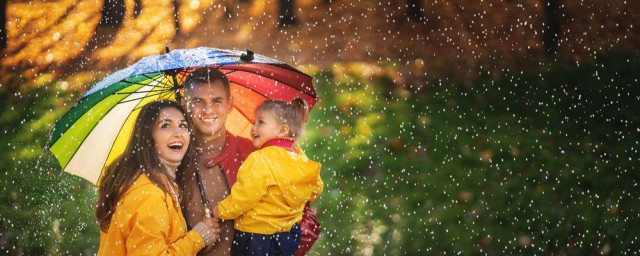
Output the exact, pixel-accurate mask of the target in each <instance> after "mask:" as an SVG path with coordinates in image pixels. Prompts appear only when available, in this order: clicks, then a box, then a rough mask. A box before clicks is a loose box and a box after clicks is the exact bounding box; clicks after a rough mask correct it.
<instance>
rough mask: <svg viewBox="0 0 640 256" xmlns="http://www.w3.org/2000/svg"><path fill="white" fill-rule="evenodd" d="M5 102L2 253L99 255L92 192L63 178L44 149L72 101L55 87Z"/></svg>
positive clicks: (0, 185) (0, 184)
mask: <svg viewBox="0 0 640 256" xmlns="http://www.w3.org/2000/svg"><path fill="white" fill-rule="evenodd" d="M25 95H26V96H23V95H22V94H20V93H17V94H15V95H12V96H13V97H7V95H6V94H5V95H3V97H6V98H5V99H6V100H5V101H3V104H6V106H3V108H2V109H5V110H6V111H4V112H3V113H1V116H0V120H1V121H0V125H1V128H2V133H3V136H2V138H1V139H0V140H1V141H0V152H3V154H2V155H1V158H0V166H2V169H1V172H2V173H3V174H4V175H3V178H2V179H0V188H1V190H2V193H0V204H1V205H2V207H0V209H1V210H0V234H1V235H2V239H1V241H2V242H1V244H0V252H2V253H1V254H8V255H23V254H25V255H34V254H35V255H38V254H40V255H43V254H51V255H69V254H73V255H78V254H83V253H86V252H91V251H95V250H97V243H98V240H99V232H98V229H97V226H96V225H95V224H94V222H95V221H94V218H93V212H92V208H93V207H91V206H92V205H93V204H94V200H95V199H94V198H95V189H93V188H92V186H90V185H89V184H87V182H86V181H81V180H80V179H79V178H76V177H72V176H71V175H68V174H64V175H63V174H62V173H61V172H60V170H59V167H58V166H57V163H56V162H55V160H54V159H53V157H51V156H50V154H48V152H47V151H46V148H45V144H46V142H47V140H48V138H49V133H50V130H51V129H52V127H53V124H54V122H55V120H56V119H58V118H59V117H60V116H61V115H62V114H64V112H65V111H66V110H67V109H68V108H69V107H70V106H71V104H69V105H67V106H65V105H64V104H65V101H67V100H69V98H74V97H75V96H74V95H71V94H69V93H67V92H64V91H58V90H57V89H56V87H55V86H54V84H51V85H48V86H45V87H41V88H39V89H35V90H34V91H32V92H28V93H25Z"/></svg>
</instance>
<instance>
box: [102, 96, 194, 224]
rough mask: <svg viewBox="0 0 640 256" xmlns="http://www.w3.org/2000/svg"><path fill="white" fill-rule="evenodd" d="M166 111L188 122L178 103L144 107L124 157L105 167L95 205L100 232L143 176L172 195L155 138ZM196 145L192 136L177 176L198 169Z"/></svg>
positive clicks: (170, 102)
mask: <svg viewBox="0 0 640 256" xmlns="http://www.w3.org/2000/svg"><path fill="white" fill-rule="evenodd" d="M165 108H175V109H177V110H179V111H180V112H181V113H182V115H183V116H184V117H185V119H187V120H189V118H188V115H187V112H186V111H185V110H184V108H183V107H182V106H181V105H180V104H178V103H177V102H175V101H169V100H163V101H154V102H151V103H149V104H147V105H145V106H144V107H142V109H141V110H140V114H139V115H138V119H137V120H136V124H135V125H134V128H133V134H132V136H131V138H130V139H129V143H128V144H127V147H126V149H125V151H124V153H123V154H122V155H121V156H120V157H118V158H117V159H116V160H115V161H114V162H113V163H112V164H111V165H109V166H107V167H106V171H105V175H104V177H102V179H101V183H100V186H99V188H98V200H97V205H96V218H97V220H98V224H99V225H100V230H102V231H104V232H106V231H107V230H108V229H109V224H110V223H111V218H112V217H113V214H114V212H115V210H116V205H117V203H118V201H119V200H120V199H121V197H122V195H124V193H125V192H127V190H128V189H129V188H130V187H131V185H132V184H133V182H134V181H136V179H137V178H138V176H140V174H141V173H143V172H144V174H146V175H147V177H149V179H150V180H151V182H153V183H154V184H155V185H156V186H158V187H159V188H160V189H162V190H163V191H164V192H166V193H169V194H170V193H171V192H170V191H171V189H170V188H169V186H171V185H169V183H168V182H167V181H168V177H167V176H166V173H165V171H164V170H163V169H162V167H161V162H160V158H159V156H158V153H157V152H156V150H155V143H154V141H153V135H152V132H153V128H154V127H155V126H156V125H157V123H158V118H159V116H160V112H161V111H162V110H163V109H165ZM189 126H191V125H189ZM193 141H194V139H193V136H191V140H190V141H189V147H187V152H186V154H185V156H184V157H183V158H182V162H181V164H180V166H179V167H178V170H177V173H178V174H180V173H185V172H187V173H189V172H190V171H189V170H191V169H192V168H194V167H195V163H196V160H195V157H196V154H195V149H194V147H193V146H192V145H193ZM175 189H177V188H175Z"/></svg>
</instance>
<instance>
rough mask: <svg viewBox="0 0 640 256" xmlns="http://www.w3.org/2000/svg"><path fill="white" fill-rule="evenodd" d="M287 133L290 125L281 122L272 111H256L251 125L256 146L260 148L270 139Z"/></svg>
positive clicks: (252, 137)
mask: <svg viewBox="0 0 640 256" xmlns="http://www.w3.org/2000/svg"><path fill="white" fill-rule="evenodd" d="M287 133H288V127H287V126H286V125H282V124H280V122H278V120H277V119H276V117H275V115H274V114H273V113H272V112H271V111H258V112H256V117H255V118H254V119H253V126H252V127H251V139H253V146H254V147H256V148H260V147H262V145H263V144H264V143H265V142H267V141H268V140H270V139H273V138H277V137H284V136H286V135H287Z"/></svg>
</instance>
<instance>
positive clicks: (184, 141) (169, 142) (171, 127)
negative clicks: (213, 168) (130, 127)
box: [152, 107, 191, 162]
mask: <svg viewBox="0 0 640 256" xmlns="http://www.w3.org/2000/svg"><path fill="white" fill-rule="evenodd" d="M152 136H153V142H154V146H155V150H156V152H157V153H158V156H159V157H160V158H162V159H164V160H166V161H168V162H180V161H182V158H183V157H184V155H185V153H186V152H187V148H188V147H189V140H190V138H191V135H190V134H189V125H188V123H187V120H186V118H185V117H184V115H182V112H180V110H178V109H176V108H173V107H167V108H163V109H162V110H160V114H159V115H158V120H157V121H156V124H155V126H154V127H153V132H152Z"/></svg>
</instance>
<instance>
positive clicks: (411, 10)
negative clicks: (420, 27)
mask: <svg viewBox="0 0 640 256" xmlns="http://www.w3.org/2000/svg"><path fill="white" fill-rule="evenodd" d="M407 17H409V19H412V20H415V21H420V20H422V19H423V18H424V15H423V14H422V2H421V1H420V0H407Z"/></svg>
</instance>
